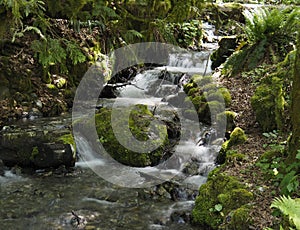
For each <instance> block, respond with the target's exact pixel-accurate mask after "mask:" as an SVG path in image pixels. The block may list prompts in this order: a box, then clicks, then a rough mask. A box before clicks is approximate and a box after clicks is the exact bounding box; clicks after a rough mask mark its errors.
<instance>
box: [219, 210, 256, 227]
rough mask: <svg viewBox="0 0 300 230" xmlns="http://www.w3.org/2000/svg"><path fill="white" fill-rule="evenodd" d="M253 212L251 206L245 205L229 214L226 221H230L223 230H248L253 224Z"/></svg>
mask: <svg viewBox="0 0 300 230" xmlns="http://www.w3.org/2000/svg"><path fill="white" fill-rule="evenodd" d="M250 212H251V207H250V205H243V206H241V207H239V208H237V209H235V210H233V211H232V212H230V213H229V215H228V216H227V218H226V219H228V220H229V221H228V222H227V223H225V225H224V226H222V227H221V229H233V230H244V229H248V228H249V226H250V225H251V224H252V222H253V221H252V220H251V218H249V216H250Z"/></svg>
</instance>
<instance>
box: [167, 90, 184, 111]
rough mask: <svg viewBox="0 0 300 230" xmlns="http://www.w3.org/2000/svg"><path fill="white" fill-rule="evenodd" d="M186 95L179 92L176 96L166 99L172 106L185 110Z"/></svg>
mask: <svg viewBox="0 0 300 230" xmlns="http://www.w3.org/2000/svg"><path fill="white" fill-rule="evenodd" d="M185 97H186V94H185V93H184V92H179V93H178V94H176V95H171V96H168V97H166V98H165V101H166V102H168V103H169V104H170V105H173V106H175V107H177V108H183V107H184V102H185Z"/></svg>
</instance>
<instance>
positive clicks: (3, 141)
mask: <svg viewBox="0 0 300 230" xmlns="http://www.w3.org/2000/svg"><path fill="white" fill-rule="evenodd" d="M51 122H52V121H49V123H48V124H47V126H45V123H43V122H40V123H39V122H38V121H35V122H34V123H30V122H28V123H27V122H26V123H20V125H19V124H18V125H11V126H4V127H3V128H2V130H1V131H0V159H1V160H2V161H3V163H4V164H5V165H7V166H14V165H19V166H22V167H33V168H36V169H38V168H48V167H58V166H60V165H65V166H66V167H71V166H74V164H75V154H74V152H73V150H72V147H71V145H69V144H64V143H62V142H63V141H61V140H59V137H60V136H63V135H64V134H66V133H70V131H69V129H68V128H67V127H66V126H65V125H60V124H58V123H57V124H55V122H53V123H51Z"/></svg>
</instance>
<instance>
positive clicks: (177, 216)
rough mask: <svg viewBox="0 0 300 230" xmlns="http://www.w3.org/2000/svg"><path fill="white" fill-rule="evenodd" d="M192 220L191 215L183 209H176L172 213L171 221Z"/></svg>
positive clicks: (178, 222) (179, 222) (185, 221)
mask: <svg viewBox="0 0 300 230" xmlns="http://www.w3.org/2000/svg"><path fill="white" fill-rule="evenodd" d="M190 220H191V215H190V214H188V213H186V212H184V211H182V212H180V211H175V212H173V213H172V215H171V221H172V222H175V223H177V224H185V223H188V222H190Z"/></svg>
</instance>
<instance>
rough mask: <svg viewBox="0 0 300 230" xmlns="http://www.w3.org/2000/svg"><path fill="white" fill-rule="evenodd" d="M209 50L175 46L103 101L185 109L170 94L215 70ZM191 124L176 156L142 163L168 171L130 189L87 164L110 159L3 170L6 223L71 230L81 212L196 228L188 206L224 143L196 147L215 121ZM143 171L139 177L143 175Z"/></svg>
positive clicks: (94, 223) (89, 221)
mask: <svg viewBox="0 0 300 230" xmlns="http://www.w3.org/2000/svg"><path fill="white" fill-rule="evenodd" d="M208 57H209V51H206V52H193V53H189V52H182V53H174V54H173V53H172V54H170V56H169V62H168V64H167V65H166V66H161V67H157V68H154V69H151V70H146V71H144V72H141V73H139V74H137V75H136V77H135V78H134V79H133V81H132V85H128V86H126V87H124V88H123V89H121V90H120V92H119V97H118V98H117V99H107V100H103V101H102V102H101V103H102V104H101V105H102V106H103V107H112V106H113V105H114V103H115V102H116V101H117V102H118V103H117V104H118V105H117V106H129V105H131V104H146V105H148V107H149V108H151V110H152V111H153V108H154V107H155V108H156V114H155V115H156V116H164V111H165V110H176V111H177V112H178V111H180V109H181V108H176V107H174V106H170V105H169V104H168V101H167V98H168V97H171V96H174V95H177V94H178V93H180V92H182V88H181V84H183V83H185V82H187V81H188V79H189V77H190V76H192V75H193V74H196V73H197V74H202V75H203V74H210V72H211V69H210V68H209V66H210V60H209V59H208ZM44 122H45V127H46V126H47V125H46V123H47V121H44ZM187 123H188V125H189V126H188V127H190V128H189V132H188V135H185V139H182V140H181V141H180V143H179V144H178V145H176V146H175V147H174V155H176V156H177V157H175V158H173V160H172V161H169V162H167V163H166V164H165V165H163V167H161V168H159V169H155V168H152V167H145V168H144V169H143V170H144V171H142V172H145V174H148V175H151V176H152V177H155V176H156V175H158V174H160V176H163V178H166V179H168V178H170V179H169V180H168V182H166V183H164V184H162V185H157V186H153V187H151V188H144V189H132V188H131V189H129V188H122V187H119V186H116V185H113V184H110V183H108V182H107V181H105V180H103V179H101V178H100V177H99V176H98V175H96V174H95V173H94V172H93V171H91V170H90V169H89V167H88V166H90V165H96V166H97V167H102V166H104V165H105V164H106V162H105V161H101V160H91V161H89V162H83V161H79V162H77V163H76V167H75V169H74V171H73V172H64V174H61V173H55V172H44V171H39V172H35V174H34V175H22V177H21V176H16V175H15V174H12V173H11V172H10V171H6V172H5V174H4V175H3V176H0V200H1V201H3V202H0V204H1V209H0V217H1V219H2V222H1V227H3V229H74V227H73V226H72V223H74V221H75V224H76V216H75V215H77V216H79V217H80V218H81V220H80V221H82V225H85V226H86V228H87V229H97V228H101V229H185V230H192V229H198V227H193V226H191V225H190V224H189V221H188V220H189V214H188V213H190V211H191V209H192V207H193V204H194V201H193V200H194V199H195V196H196V195H197V190H198V188H199V186H200V185H201V184H203V183H205V181H206V176H207V174H208V172H209V171H210V170H211V169H212V168H213V167H214V160H215V157H216V154H217V151H218V148H219V146H218V145H207V146H198V145H197V144H196V143H197V141H198V140H199V138H200V137H202V136H203V134H204V133H205V132H207V131H208V132H209V131H211V130H210V127H206V126H201V127H196V126H199V124H196V125H195V121H187ZM77 149H79V150H80V151H81V152H82V151H84V152H85V153H87V154H88V153H92V151H93V150H92V149H91V148H90V146H89V143H88V141H87V140H85V139H82V140H80V141H79V142H78V143H77ZM91 158H92V157H91ZM183 162H184V163H183ZM142 175H143V174H142V173H141V174H140V175H137V177H136V178H135V179H138V180H141V182H143V177H142ZM171 178H172V179H171ZM125 179H128V180H130V178H124V180H125ZM72 211H73V213H75V215H74V214H72ZM80 224H81V222H80ZM18 226H20V228H19V227H18Z"/></svg>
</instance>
